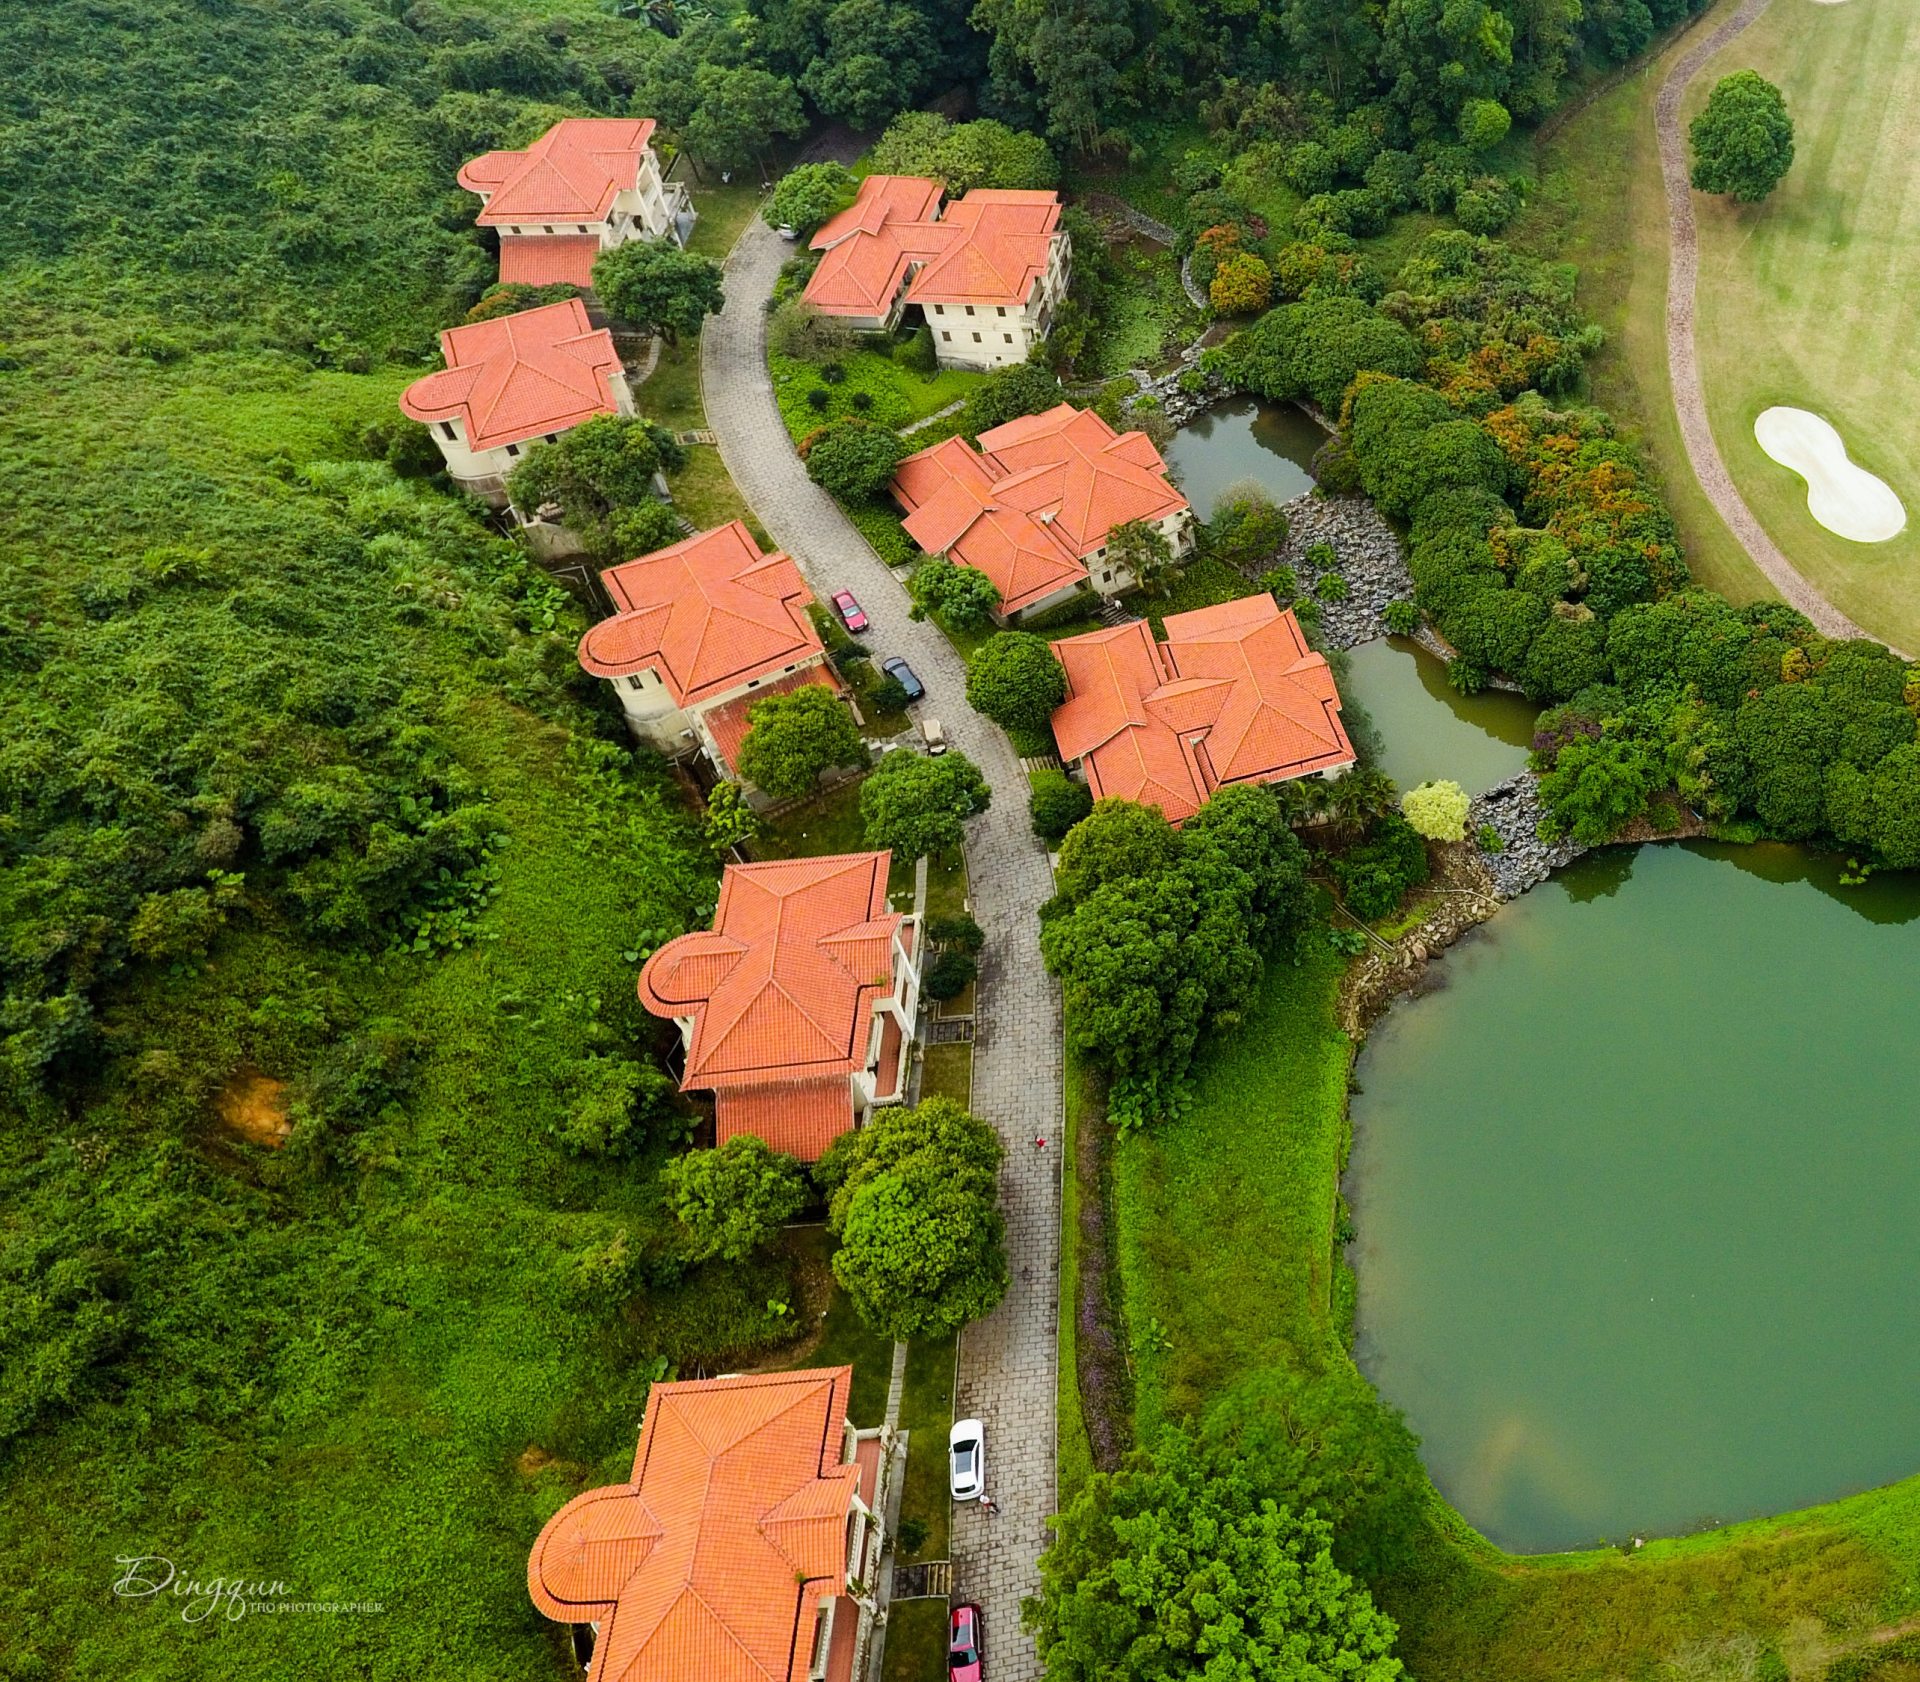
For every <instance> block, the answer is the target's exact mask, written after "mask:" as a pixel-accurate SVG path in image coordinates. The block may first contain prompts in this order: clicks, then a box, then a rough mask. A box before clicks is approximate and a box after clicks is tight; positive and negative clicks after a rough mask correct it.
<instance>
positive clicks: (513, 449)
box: [507, 444, 520, 456]
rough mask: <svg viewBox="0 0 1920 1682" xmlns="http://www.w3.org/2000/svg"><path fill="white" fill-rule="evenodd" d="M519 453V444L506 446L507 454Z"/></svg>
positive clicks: (514, 454) (515, 454)
mask: <svg viewBox="0 0 1920 1682" xmlns="http://www.w3.org/2000/svg"><path fill="white" fill-rule="evenodd" d="M519 453H520V446H519V445H518V444H509V445H508V446H507V454H508V455H510V456H517V455H518V454H519Z"/></svg>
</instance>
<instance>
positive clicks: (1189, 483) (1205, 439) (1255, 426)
mask: <svg viewBox="0 0 1920 1682" xmlns="http://www.w3.org/2000/svg"><path fill="white" fill-rule="evenodd" d="M1326 441H1327V435H1326V434H1325V433H1324V432H1322V431H1321V430H1320V428H1319V426H1318V425H1317V424H1316V423H1315V422H1314V421H1313V420H1312V419H1311V418H1310V417H1309V416H1308V415H1307V414H1306V413H1305V412H1303V411H1302V410H1300V409H1298V408H1296V407H1294V405H1293V404H1291V403H1261V402H1258V401H1256V400H1255V399H1254V398H1251V397H1236V398H1234V399H1233V400H1232V401H1230V402H1226V403H1217V404H1215V405H1214V406H1213V407H1212V408H1211V409H1209V410H1207V411H1206V412H1205V413H1204V414H1202V415H1198V416H1196V417H1195V418H1194V419H1193V420H1190V421H1188V422H1187V424H1186V425H1185V426H1183V427H1181V429H1180V430H1179V431H1178V432H1177V433H1175V434H1174V437H1173V442H1172V443H1171V444H1169V445H1168V446H1167V466H1168V467H1170V468H1172V469H1173V476H1174V478H1176V479H1177V480H1179V482H1180V488H1181V489H1182V490H1183V491H1185V492H1186V494H1187V500H1188V501H1189V502H1190V503H1192V504H1193V507H1194V512H1195V513H1197V514H1198V515H1199V516H1200V518H1201V519H1203V520H1204V519H1207V518H1209V517H1210V516H1211V515H1212V513H1213V509H1214V504H1215V503H1217V502H1218V501H1219V500H1220V498H1221V496H1222V495H1223V494H1224V492H1225V491H1226V490H1227V488H1228V487H1229V486H1230V485H1235V484H1238V483H1239V482H1240V481H1241V480H1243V479H1252V480H1254V481H1256V482H1257V483H1259V484H1260V485H1263V486H1264V487H1265V488H1266V492H1267V494H1268V495H1269V496H1270V497H1272V498H1273V500H1274V501H1275V502H1291V501H1292V500H1293V499H1294V498H1295V497H1296V496H1305V495H1306V493H1307V492H1308V491H1310V490H1312V489H1313V475H1312V474H1311V473H1309V472H1308V471H1307V466H1308V464H1309V463H1310V462H1311V461H1312V460H1313V455H1314V452H1315V451H1316V450H1318V449H1319V448H1320V446H1321V445H1322V444H1324V443H1325V442H1326Z"/></svg>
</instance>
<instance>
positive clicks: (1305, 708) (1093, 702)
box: [1053, 594, 1354, 824]
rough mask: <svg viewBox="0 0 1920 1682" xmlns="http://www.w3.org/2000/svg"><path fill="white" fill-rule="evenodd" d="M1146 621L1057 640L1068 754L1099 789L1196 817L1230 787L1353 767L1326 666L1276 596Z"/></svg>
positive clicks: (1172, 817)
mask: <svg viewBox="0 0 1920 1682" xmlns="http://www.w3.org/2000/svg"><path fill="white" fill-rule="evenodd" d="M1165 630H1166V641H1165V642H1164V643H1160V644H1156V643H1155V642H1154V640H1153V633H1152V631H1151V629H1150V628H1149V627H1148V625H1147V624H1146V622H1145V621H1144V620H1140V621H1135V622H1134V623H1133V624H1130V625H1122V626H1118V627H1116V628H1115V629H1113V630H1109V631H1095V632H1092V633H1091V634H1089V635H1087V636H1081V637H1068V638H1066V639H1064V640H1063V641H1060V642H1056V643H1055V644H1054V645H1053V650H1054V653H1055V654H1057V655H1058V656H1059V658H1060V663H1061V665H1062V666H1064V667H1065V668H1066V673H1067V691H1068V692H1067V699H1066V702H1065V703H1064V704H1063V705H1062V706H1061V707H1060V708H1059V709H1058V710H1057V711H1056V712H1055V713H1054V715H1053V733H1054V740H1055V741H1056V743H1057V744H1058V746H1059V749H1060V753H1061V757H1062V758H1064V759H1067V760H1078V761H1080V762H1081V764H1082V765H1083V767H1084V768H1085V771H1086V774H1087V782H1088V786H1089V787H1091V788H1092V790H1093V792H1094V793H1095V795H1096V796H1101V797H1107V796H1112V797H1117V798H1119V799H1123V800H1136V801H1139V802H1140V803H1141V804H1143V805H1152V806H1158V807H1159V808H1160V809H1161V810H1162V811H1163V812H1164V813H1165V814H1166V816H1167V819H1168V821H1169V822H1171V823H1176V824H1177V823H1182V822H1184V821H1185V820H1186V819H1188V818H1190V817H1192V816H1193V814H1194V813H1195V812H1197V811H1198V810H1199V809H1200V807H1201V806H1202V805H1204V804H1205V803H1206V801H1207V800H1208V798H1209V797H1210V796H1211V795H1212V794H1213V792H1214V790H1215V789H1217V788H1219V787H1221V786H1222V785H1223V784H1226V783H1242V782H1245V783H1270V782H1279V781H1282V780H1284V779H1286V778H1288V777H1300V776H1306V775H1309V774H1310V773H1313V772H1318V771H1327V770H1333V769H1336V768H1337V767H1339V766H1343V765H1351V764H1352V763H1353V758H1354V754H1353V748H1352V745H1351V744H1350V743H1349V742H1348V740H1347V734H1346V731H1345V729H1344V728H1343V727H1342V726H1341V723H1340V696H1339V692H1338V691H1337V690H1336V689H1335V687H1334V682H1333V673H1332V671H1331V670H1330V669H1329V667H1328V665H1327V662H1326V661H1325V660H1324V659H1323V658H1322V657H1321V656H1320V655H1318V654H1315V653H1314V652H1313V651H1312V650H1311V649H1310V648H1308V647H1307V642H1306V638H1305V636H1304V635H1302V633H1301V630H1300V624H1299V621H1298V620H1297V619H1295V618H1294V616H1293V614H1292V613H1291V612H1282V611H1281V610H1280V608H1279V607H1277V606H1276V605H1275V604H1274V601H1273V598H1272V597H1271V596H1268V595H1265V594H1262V595H1257V596H1248V597H1246V598H1244V599H1243V600H1240V601H1233V602H1224V603H1221V604H1220V605H1219V606H1216V607H1207V608H1199V609H1196V610H1195V611H1194V612H1192V613H1175V614H1170V615H1169V616H1168V617H1167V620H1166V624H1165Z"/></svg>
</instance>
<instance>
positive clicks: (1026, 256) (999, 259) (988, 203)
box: [907, 187, 1060, 307]
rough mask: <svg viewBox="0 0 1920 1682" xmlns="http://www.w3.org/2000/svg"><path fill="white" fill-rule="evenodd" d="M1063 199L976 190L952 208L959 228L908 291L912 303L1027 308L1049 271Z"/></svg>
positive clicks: (951, 223) (945, 221)
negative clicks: (1036, 284) (1040, 282)
mask: <svg viewBox="0 0 1920 1682" xmlns="http://www.w3.org/2000/svg"><path fill="white" fill-rule="evenodd" d="M1059 223H1060V195H1059V194H1057V193H1034V192H1015V191H1010V190H1008V191H996V190H992V189H988V188H981V187H976V188H975V189H974V190H973V191H972V192H970V193H968V194H967V195H966V197H964V198H962V199H958V200H956V201H955V202H954V203H953V204H951V205H949V206H948V207H947V213H946V215H945V216H944V217H943V218H942V219H941V226H942V227H946V228H952V229H956V230H957V237H955V238H954V239H952V240H951V241H950V242H949V243H948V244H947V246H946V248H945V249H944V250H943V251H940V252H938V253H936V254H934V255H932V256H930V257H929V258H928V260H927V263H926V265H925V267H923V268H922V269H921V270H920V272H919V273H918V274H916V275H915V276H914V277H913V284H912V285H911V286H909V287H908V288H907V302H908V303H911V304H998V305H1001V306H1003V307H1010V306H1012V305H1015V304H1024V303H1025V302H1026V301H1027V299H1028V298H1029V297H1031V296H1032V294H1033V286H1034V282H1035V281H1037V280H1038V279H1039V278H1040V277H1041V276H1042V275H1043V274H1045V273H1046V270H1047V263H1048V260H1049V258H1050V257H1051V255H1052V250H1053V237H1054V230H1055V229H1056V228H1057V227H1058V226H1059Z"/></svg>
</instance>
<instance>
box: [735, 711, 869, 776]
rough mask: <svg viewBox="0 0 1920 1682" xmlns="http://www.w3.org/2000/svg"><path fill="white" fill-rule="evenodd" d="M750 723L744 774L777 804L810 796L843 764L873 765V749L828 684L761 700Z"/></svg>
mask: <svg viewBox="0 0 1920 1682" xmlns="http://www.w3.org/2000/svg"><path fill="white" fill-rule="evenodd" d="M747 723H748V729H747V736H746V740H745V741H743V742H742V743H741V744H740V765H739V770H740V775H741V776H743V777H745V778H746V779H747V781H748V782H750V783H752V784H753V785H754V786H755V787H757V788H761V789H764V790H765V791H766V792H767V793H768V794H771V795H773V796H774V798H775V799H781V800H784V799H789V798H792V797H794V796H796V795H802V794H806V793H807V792H809V791H810V790H811V789H813V788H814V787H815V786H816V785H817V784H818V783H819V781H820V775H821V773H822V772H823V771H830V770H832V769H833V768H834V767H835V766H837V765H864V764H866V762H867V744H866V743H865V742H864V741H862V740H861V739H860V728H859V726H858V725H856V724H855V723H854V722H853V714H852V713H851V712H849V711H848V710H847V705H846V703H845V702H844V701H842V700H841V699H840V697H839V696H838V695H836V694H834V692H833V691H832V690H831V689H828V688H827V687H826V686H825V685H824V684H818V683H810V684H807V685H806V686H805V687H804V688H801V689H792V690H789V691H788V692H787V693H786V694H784V695H770V696H768V697H767V699H766V700H764V701H756V702H755V703H754V704H753V705H752V706H751V707H749V708H748V709H747Z"/></svg>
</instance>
